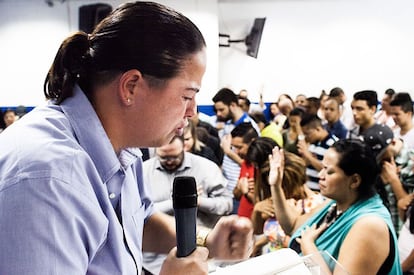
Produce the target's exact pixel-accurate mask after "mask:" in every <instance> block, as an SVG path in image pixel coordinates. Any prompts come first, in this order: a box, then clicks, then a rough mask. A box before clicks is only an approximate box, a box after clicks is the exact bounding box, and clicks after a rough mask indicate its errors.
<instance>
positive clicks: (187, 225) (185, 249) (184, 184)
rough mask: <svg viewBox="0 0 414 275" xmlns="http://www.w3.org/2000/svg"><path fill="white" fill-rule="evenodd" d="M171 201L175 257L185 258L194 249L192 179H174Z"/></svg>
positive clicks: (194, 206)
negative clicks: (175, 247) (175, 239)
mask: <svg viewBox="0 0 414 275" xmlns="http://www.w3.org/2000/svg"><path fill="white" fill-rule="evenodd" d="M172 199H173V207H174V215H175V231H176V236H177V257H186V256H188V255H190V254H191V253H192V252H193V251H194V250H195V249H196V220H197V185H196V182H195V179H194V177H176V178H174V182H173V193H172Z"/></svg>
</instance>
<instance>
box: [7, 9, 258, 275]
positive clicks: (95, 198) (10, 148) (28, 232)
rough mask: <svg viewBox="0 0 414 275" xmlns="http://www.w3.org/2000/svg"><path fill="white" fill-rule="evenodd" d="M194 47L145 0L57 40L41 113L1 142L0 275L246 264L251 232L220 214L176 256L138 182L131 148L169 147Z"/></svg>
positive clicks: (184, 21)
mask: <svg viewBox="0 0 414 275" xmlns="http://www.w3.org/2000/svg"><path fill="white" fill-rule="evenodd" d="M205 48H206V43H205V40H204V38H203V35H202V34H201V32H200V30H199V29H198V28H197V27H196V26H195V25H194V23H192V22H191V21H190V20H189V19H188V18H187V17H185V16H184V15H182V14H180V13H178V12H176V11H174V10H172V9H170V8H168V7H166V6H163V5H160V4H157V3H154V2H145V1H137V2H130V3H124V4H122V5H120V6H119V7H118V8H116V9H115V10H114V11H113V12H112V13H110V14H109V15H108V16H107V17H106V18H105V19H103V20H102V21H101V22H100V23H99V24H98V25H97V26H96V27H95V29H94V30H93V31H92V33H90V34H87V33H84V32H75V33H73V34H72V35H70V36H69V37H68V38H66V39H65V40H64V41H63V42H62V44H61V46H60V48H59V49H58V52H57V54H56V57H55V59H54V61H53V63H52V65H51V67H50V70H49V72H48V73H47V75H46V79H45V82H44V94H45V96H46V98H47V99H48V103H47V104H46V105H45V106H38V107H36V108H35V109H34V110H32V111H31V112H30V113H29V114H27V115H25V116H24V117H23V118H22V119H20V120H19V121H17V122H16V123H14V124H13V125H12V126H10V127H9V129H7V131H5V132H3V133H2V134H1V137H0V152H1V153H0V232H1V235H0V247H1V249H2V252H1V253H0V274H75V275H76V274H100V275H105V274H111V275H113V274H141V273H142V251H143V250H144V251H149V252H150V251H151V252H158V253H167V254H168V257H167V259H166V261H165V262H164V264H163V267H162V269H161V272H160V274H207V272H208V264H207V260H208V257H216V258H220V259H226V260H240V259H245V258H247V257H248V255H249V245H251V242H252V226H251V223H250V222H249V221H248V219H246V218H239V217H236V216H231V217H223V218H222V219H221V220H220V221H219V222H218V223H217V225H216V227H215V228H213V229H212V230H211V231H210V232H206V230H205V229H203V230H200V229H197V231H198V232H197V233H198V234H199V235H198V238H197V240H199V243H200V244H202V245H204V246H206V247H198V248H196V249H195V250H194V251H193V252H192V253H191V254H190V255H189V256H188V257H184V258H178V257H177V256H176V247H175V246H176V235H175V222H174V219H173V218H171V217H168V216H166V215H165V214H162V213H159V212H156V211H155V210H154V207H153V203H152V201H151V200H150V199H149V198H150V196H149V192H150V190H149V186H150V185H151V183H146V182H143V177H142V160H141V151H140V150H139V148H147V147H158V146H161V145H164V144H167V143H169V142H170V140H171V139H172V138H173V137H174V136H175V135H182V134H183V130H184V128H185V126H186V124H187V119H188V118H189V117H191V116H193V115H194V114H195V110H196V101H195V97H196V94H197V92H198V91H199V90H200V85H201V82H202V77H203V75H204V72H205V67H206V50H205ZM223 240H225V241H223Z"/></svg>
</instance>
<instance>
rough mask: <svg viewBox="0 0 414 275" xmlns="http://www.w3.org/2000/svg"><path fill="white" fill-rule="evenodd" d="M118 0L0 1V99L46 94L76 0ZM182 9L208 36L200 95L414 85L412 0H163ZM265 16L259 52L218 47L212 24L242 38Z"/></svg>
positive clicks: (74, 23)
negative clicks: (221, 90)
mask: <svg viewBox="0 0 414 275" xmlns="http://www.w3.org/2000/svg"><path fill="white" fill-rule="evenodd" d="M96 2H105V3H109V4H111V5H112V6H114V7H115V6H117V5H118V4H120V3H122V2H125V1H121V0H103V1H92V0H89V1H87V0H66V1H65V3H63V4H61V3H60V0H55V5H54V7H53V8H49V7H48V6H47V5H46V4H45V1H44V0H0V18H1V20H0V62H1V66H0V106H16V105H19V104H23V105H26V106H34V105H37V104H39V103H41V102H43V80H44V78H45V75H46V72H47V70H48V69H49V66H50V64H51V62H52V60H53V57H54V55H55V53H56V51H57V48H58V46H59V45H60V43H61V41H62V40H63V39H64V38H65V37H66V36H67V35H68V34H69V33H70V32H72V31H75V30H76V29H77V27H78V7H79V6H80V5H83V4H89V3H96ZM160 2H161V3H164V4H166V5H169V6H171V7H173V8H176V9H178V10H179V11H181V12H183V13H184V14H185V15H187V16H188V17H189V18H191V19H192V20H193V21H194V22H195V23H196V24H197V25H198V26H199V28H200V29H201V31H202V32H203V34H204V35H205V37H206V41H207V44H208V53H207V54H208V64H207V72H206V75H205V78H204V80H203V87H202V90H201V92H200V94H199V95H198V103H199V104H201V105H209V104H211V103H212V102H211V97H212V96H213V95H214V94H215V93H216V91H217V90H218V89H219V88H221V87H224V86H228V87H231V88H233V89H234V90H235V91H236V92H238V91H239V90H240V89H242V88H247V89H248V90H249V92H250V97H251V98H252V99H253V101H257V100H258V91H259V90H260V89H263V91H264V98H265V101H268V102H270V101H274V100H275V99H276V97H277V95H278V94H280V93H283V92H287V93H290V94H292V95H296V94H298V93H306V94H307V95H309V96H311V95H312V96H318V95H319V93H320V91H321V90H322V89H325V90H327V91H329V90H330V89H331V88H333V87H335V86H340V87H342V88H343V89H344V90H345V91H346V92H347V94H348V97H351V96H352V94H353V93H354V92H356V91H358V90H362V89H375V90H377V91H378V93H379V95H380V97H381V95H382V93H383V92H384V91H385V89H387V88H389V87H392V88H394V89H396V90H397V91H408V92H410V93H411V94H412V95H413V91H414V69H413V67H414V16H413V14H414V1H412V0H392V1H391V0H273V1H271V0H267V1H266V0H228V1H225V0H161V1H160ZM256 17H266V18H267V19H266V24H265V28H264V33H263V37H262V42H261V47H260V51H259V56H258V59H254V58H251V57H248V56H247V55H246V54H245V46H244V45H243V44H238V45H234V46H232V47H231V48H218V46H217V45H218V41H219V39H218V37H217V33H218V31H220V32H221V33H227V34H230V35H231V37H232V38H233V39H238V38H244V36H245V35H247V33H248V32H249V31H250V28H251V26H252V24H253V21H254V18H256Z"/></svg>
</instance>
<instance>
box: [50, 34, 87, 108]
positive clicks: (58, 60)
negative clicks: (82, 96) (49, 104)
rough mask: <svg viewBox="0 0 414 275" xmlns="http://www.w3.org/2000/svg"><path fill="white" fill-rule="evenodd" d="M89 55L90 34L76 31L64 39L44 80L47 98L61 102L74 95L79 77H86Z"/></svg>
mask: <svg viewBox="0 0 414 275" xmlns="http://www.w3.org/2000/svg"><path fill="white" fill-rule="evenodd" d="M88 55H89V41H88V34H86V33H84V32H76V33H74V34H73V35H71V36H69V37H68V38H66V39H65V40H64V41H63V43H62V44H61V46H60V48H59V50H58V52H57V54H56V57H55V60H54V61H53V64H52V66H51V67H50V69H49V72H48V74H47V76H46V79H45V82H44V86H43V90H44V93H45V96H46V98H47V99H52V100H55V102H56V103H57V104H59V103H61V102H62V101H63V100H64V99H65V98H67V97H69V96H71V95H72V91H73V87H74V85H75V83H76V82H77V81H78V79H79V78H80V77H81V76H82V77H83V78H85V77H86V76H85V74H86V69H85V68H86V67H87V66H86V65H85V63H86V62H87V60H88Z"/></svg>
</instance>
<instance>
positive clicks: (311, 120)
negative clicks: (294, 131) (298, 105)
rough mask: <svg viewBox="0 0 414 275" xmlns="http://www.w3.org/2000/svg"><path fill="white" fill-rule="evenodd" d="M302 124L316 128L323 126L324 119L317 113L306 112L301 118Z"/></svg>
mask: <svg viewBox="0 0 414 275" xmlns="http://www.w3.org/2000/svg"><path fill="white" fill-rule="evenodd" d="M300 126H302V127H304V126H308V127H311V128H316V127H319V126H322V120H321V119H320V118H319V117H318V116H317V115H311V114H304V115H303V116H302V119H301V120H300Z"/></svg>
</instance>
